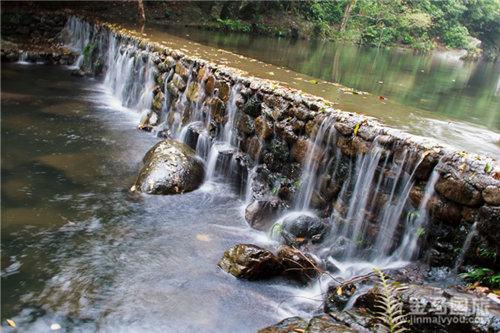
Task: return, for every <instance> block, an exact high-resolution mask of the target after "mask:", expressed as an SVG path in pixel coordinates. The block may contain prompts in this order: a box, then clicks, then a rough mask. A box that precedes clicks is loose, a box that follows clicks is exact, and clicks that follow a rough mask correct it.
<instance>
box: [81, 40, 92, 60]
mask: <svg viewBox="0 0 500 333" xmlns="http://www.w3.org/2000/svg"><path fill="white" fill-rule="evenodd" d="M94 48H95V45H94V44H93V43H88V44H87V45H85V47H84V48H83V52H82V54H83V61H84V62H88V61H89V60H90V55H91V54H92V52H93V51H94Z"/></svg>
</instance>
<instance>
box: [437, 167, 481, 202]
mask: <svg viewBox="0 0 500 333" xmlns="http://www.w3.org/2000/svg"><path fill="white" fill-rule="evenodd" d="M435 189H436V191H437V192H438V193H439V194H441V195H442V196H444V197H445V198H447V199H449V200H451V201H454V202H457V203H459V204H462V205H466V206H472V207H474V206H479V205H480V204H481V202H482V197H481V192H479V191H478V190H476V189H475V188H474V186H472V185H470V184H469V183H467V182H466V181H464V180H461V179H455V178H453V177H452V176H450V175H445V176H444V177H441V178H440V179H439V180H438V181H437V183H436V185H435Z"/></svg>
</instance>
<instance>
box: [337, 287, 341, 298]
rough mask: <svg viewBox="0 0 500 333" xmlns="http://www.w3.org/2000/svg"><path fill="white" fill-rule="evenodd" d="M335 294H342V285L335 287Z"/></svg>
mask: <svg viewBox="0 0 500 333" xmlns="http://www.w3.org/2000/svg"><path fill="white" fill-rule="evenodd" d="M337 295H339V296H340V295H342V287H337Z"/></svg>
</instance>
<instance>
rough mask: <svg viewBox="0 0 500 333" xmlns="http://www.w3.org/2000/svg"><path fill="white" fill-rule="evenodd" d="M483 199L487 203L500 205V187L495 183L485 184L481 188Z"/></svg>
mask: <svg viewBox="0 0 500 333" xmlns="http://www.w3.org/2000/svg"><path fill="white" fill-rule="evenodd" d="M483 199H484V201H486V203H487V204H489V205H492V206H500V187H499V186H495V185H490V186H487V187H486V188H485V189H484V190H483Z"/></svg>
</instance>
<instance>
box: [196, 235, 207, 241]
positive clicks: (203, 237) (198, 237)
mask: <svg viewBox="0 0 500 333" xmlns="http://www.w3.org/2000/svg"><path fill="white" fill-rule="evenodd" d="M196 239H197V240H199V241H201V242H210V236H209V235H207V234H198V235H196Z"/></svg>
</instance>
